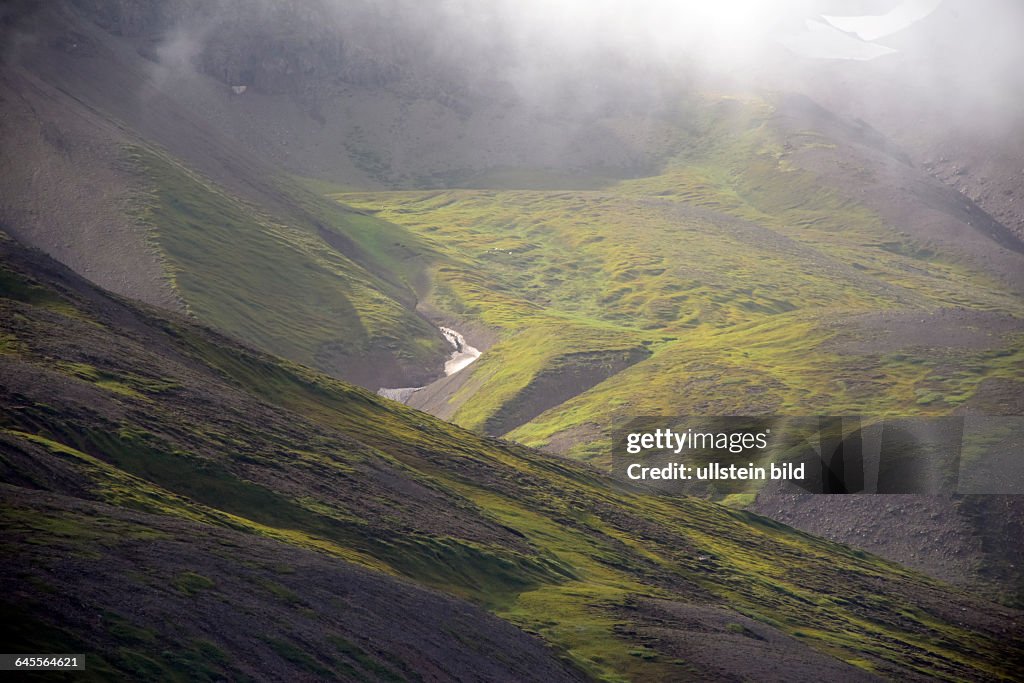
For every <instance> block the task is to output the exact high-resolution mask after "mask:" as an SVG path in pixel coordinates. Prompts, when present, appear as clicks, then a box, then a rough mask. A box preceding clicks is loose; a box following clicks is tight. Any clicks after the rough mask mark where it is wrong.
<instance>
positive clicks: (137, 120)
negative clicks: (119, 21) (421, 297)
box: [0, 3, 447, 389]
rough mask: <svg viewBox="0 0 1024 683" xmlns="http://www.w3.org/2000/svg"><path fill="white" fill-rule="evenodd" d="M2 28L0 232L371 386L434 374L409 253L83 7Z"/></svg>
mask: <svg viewBox="0 0 1024 683" xmlns="http://www.w3.org/2000/svg"><path fill="white" fill-rule="evenodd" d="M5 19H6V20H7V21H6V24H7V25H5V26H4V27H3V28H4V34H5V35H6V36H8V37H9V38H10V40H9V41H7V44H8V46H9V49H8V50H7V51H6V52H5V54H4V59H3V64H2V68H0V83H2V87H3V93H4V97H3V103H2V104H3V110H4V116H3V117H2V123H0V126H2V129H0V140H2V144H0V158H2V159H3V163H4V167H5V169H6V170H5V173H4V176H3V180H2V182H0V221H2V222H3V223H4V224H5V225H7V226H9V230H10V231H11V232H12V233H13V234H16V235H18V237H19V238H20V239H23V240H24V241H26V242H27V243H29V244H32V245H35V246H38V247H40V248H43V249H45V250H46V251H47V252H48V253H51V254H52V255H54V256H55V257H57V258H59V259H61V260H62V261H64V262H65V263H67V264H69V265H71V266H72V267H74V268H75V269H76V270H77V271H78V272H80V273H82V274H84V275H85V276H86V277H89V278H90V279H92V280H93V281H95V282H97V283H99V284H101V285H103V286H105V287H108V288H110V289H112V290H114V291H116V292H118V293H121V294H123V295H126V296H131V297H134V298H139V299H142V300H144V301H148V302H152V303H157V304H161V305H165V306H172V307H176V308H180V309H183V310H186V311H189V312H191V313H193V314H194V315H196V316H197V317H198V318H199V319H201V320H203V321H205V322H206V323H208V324H212V325H215V326H217V327H218V328H220V329H221V330H223V331H225V332H227V333H229V334H231V335H233V336H235V337H236V338H238V339H242V340H244V341H246V342H247V343H250V344H253V345H255V346H258V347H260V348H263V349H265V350H268V351H271V352H273V353H277V354H281V355H284V356H286V357H289V358H291V359H293V360H296V361H299V362H303V363H307V364H309V365H314V366H316V367H318V368H320V369H321V370H324V371H326V372H329V373H331V374H333V375H335V376H338V377H344V378H346V379H348V380H351V381H355V382H358V383H362V384H364V385H366V386H368V387H370V388H373V389H376V388H377V387H378V386H381V385H383V384H389V383H422V382H425V381H428V380H430V379H434V378H436V377H438V376H440V375H441V365H442V360H443V357H444V354H445V349H446V348H447V344H446V342H445V341H444V340H443V338H442V337H441V335H440V333H439V332H438V331H437V329H436V328H435V327H434V326H433V325H432V324H431V323H429V322H428V321H427V320H426V319H424V318H423V317H422V316H421V315H420V314H418V313H417V312H416V310H415V306H416V301H417V293H416V290H417V288H419V287H421V286H422V281H421V276H420V272H421V269H422V266H423V264H424V263H426V262H429V260H430V258H431V255H430V253H429V252H428V251H427V250H423V249H418V248H416V247H417V243H416V240H415V239H413V238H411V237H409V236H408V235H407V234H406V233H405V232H404V231H402V230H401V229H398V228H396V227H394V226H390V225H386V224H383V223H382V222H380V221H377V220H375V219H372V218H370V217H367V216H365V215H360V214H358V213H355V212H352V211H346V210H344V209H341V208H339V207H338V206H337V205H336V204H335V203H333V202H329V201H326V200H324V199H323V198H321V197H319V196H318V195H316V194H314V193H311V192H309V191H308V190H306V189H304V188H303V187H301V186H300V185H298V184H297V183H296V182H295V181H294V180H292V179H291V178H290V177H288V176H287V175H286V174H285V173H284V172H283V171H282V170H280V169H279V168H277V167H275V166H273V165H272V164H271V159H270V157H267V156H266V155H262V156H261V155H258V154H255V153H253V151H252V150H248V149H247V148H246V146H245V145H242V144H238V143H237V142H235V141H234V140H233V139H232V136H231V135H230V134H229V133H228V132H227V131H224V130H222V129H219V128H218V127H217V126H216V125H212V124H211V123H210V118H209V116H208V112H209V111H210V110H209V109H205V108H203V107H202V106H201V105H200V104H199V103H198V102H196V101H195V100H190V99H188V98H181V97H177V96H176V95H175V94H174V93H173V89H171V90H170V91H169V90H168V87H169V86H167V87H165V86H166V84H165V83H163V82H162V81H161V78H160V77H159V75H158V74H156V73H154V71H153V70H154V69H157V68H158V67H159V65H158V64H157V63H154V62H150V61H149V60H147V59H146V58H145V57H144V56H142V55H141V54H139V53H138V52H137V49H136V47H135V46H133V45H132V44H131V43H129V42H127V41H126V40H124V39H121V38H118V37H117V36H114V35H111V34H109V33H107V32H105V31H104V30H102V29H101V28H99V27H98V26H96V25H94V24H92V23H91V21H90V19H88V18H86V17H83V16H80V15H79V14H78V13H77V11H76V10H75V9H74V8H72V7H70V6H67V5H65V4H63V3H60V4H54V5H53V6H50V7H40V6H36V5H33V4H27V5H23V6H21V11H20V12H19V11H18V10H17V9H15V10H14V11H13V12H11V13H9V14H7V15H5ZM229 92H230V91H229ZM197 107H198V108H197ZM83 171H84V172H83Z"/></svg>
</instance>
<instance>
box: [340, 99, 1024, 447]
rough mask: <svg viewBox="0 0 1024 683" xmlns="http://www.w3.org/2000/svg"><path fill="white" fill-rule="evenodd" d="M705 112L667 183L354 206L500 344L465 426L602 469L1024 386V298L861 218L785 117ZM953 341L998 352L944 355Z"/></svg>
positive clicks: (655, 179)
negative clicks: (654, 439) (767, 423)
mask: <svg viewBox="0 0 1024 683" xmlns="http://www.w3.org/2000/svg"><path fill="white" fill-rule="evenodd" d="M705 106H706V108H707V109H706V111H705V114H704V117H703V118H702V119H701V118H698V119H697V120H698V121H702V122H703V124H702V125H703V127H698V128H697V130H695V131H694V132H692V133H691V139H690V141H689V143H688V145H684V146H683V149H684V151H683V152H682V153H681V154H680V155H679V156H678V157H677V158H676V160H675V161H673V162H671V163H669V164H668V165H667V167H666V168H665V170H664V171H663V172H661V173H660V174H658V175H655V176H651V177H645V178H640V179H636V180H625V181H621V182H618V183H616V184H614V185H611V186H608V187H604V188H601V189H590V190H549V191H540V190H501V189H493V190H447V191H430V192H408V191H404V192H385V193H372V194H370V193H346V194H339V195H335V197H336V198H337V199H339V200H340V201H342V202H345V203H347V204H350V205H352V206H356V207H359V208H362V209H364V210H367V211H374V212H375V215H377V216H379V217H381V218H384V219H387V220H389V221H391V222H395V223H398V224H400V225H402V226H403V227H406V228H408V229H409V230H410V231H412V232H414V233H416V234H417V235H419V236H420V237H421V238H422V239H424V240H426V241H428V243H429V244H430V245H431V247H432V248H433V249H436V250H437V251H438V252H440V253H443V254H445V255H446V256H447V257H448V259H447V260H446V261H445V262H444V264H443V265H439V266H438V267H436V268H434V270H433V272H432V276H433V280H432V290H431V292H430V296H429V301H430V302H431V303H433V304H434V305H436V306H437V307H439V308H441V309H443V310H446V311H450V312H451V313H452V314H453V315H454V316H457V317H458V318H460V319H463V320H465V321H469V322H472V323H475V324H478V325H482V326H485V327H486V328H488V329H491V330H494V331H496V333H497V336H498V339H499V341H498V343H496V344H495V345H494V346H493V347H492V348H490V349H489V350H488V351H487V353H486V354H485V355H484V357H483V358H482V359H481V360H480V361H479V362H478V363H477V364H476V365H475V366H473V368H472V369H471V370H470V372H472V378H471V379H470V380H468V381H466V382H464V383H463V384H462V386H461V387H459V388H458V389H457V390H456V391H454V392H452V395H451V396H449V397H448V399H447V400H448V403H449V405H450V406H452V407H454V411H453V412H452V419H454V420H455V421H456V422H457V423H459V424H462V425H464V426H466V427H469V428H471V429H480V430H484V431H488V432H490V433H494V434H502V433H508V434H509V436H511V437H513V438H515V439H517V440H521V441H523V442H524V443H528V444H532V445H539V446H547V447H554V448H555V449H556V450H560V451H563V452H568V453H570V454H572V455H574V456H577V457H581V458H583V459H588V460H597V461H603V460H604V458H606V457H607V455H608V451H607V442H606V441H605V440H604V439H603V437H605V436H607V434H608V432H609V430H610V429H611V428H613V427H614V425H616V424H622V423H624V422H625V421H626V420H627V419H628V418H629V417H633V416H638V415H672V414H728V413H730V412H732V413H741V414H748V413H778V414H807V413H809V412H821V411H825V412H830V411H831V412H835V413H837V414H840V413H847V414H848V413H865V414H879V415H882V414H906V415H909V414H932V413H942V412H948V411H949V410H952V409H955V408H956V407H957V406H959V405H962V404H963V403H965V402H967V401H969V400H970V398H971V396H972V394H973V392H974V391H975V390H976V389H977V388H978V386H980V385H981V384H982V383H983V382H985V381H986V380H989V379H999V378H1002V379H1007V380H1015V378H1016V377H1019V376H1020V372H1021V369H1022V367H1024V365H1022V363H1024V356H1021V354H1020V343H1019V342H1020V338H1021V334H1022V332H1024V329H1022V328H1021V324H1020V318H1021V314H1022V313H1024V309H1022V307H1021V303H1020V298H1019V296H1018V294H1017V292H1016V291H1015V286H1014V285H1013V284H1012V283H1008V282H1006V281H1001V280H1000V278H999V277H998V275H997V274H995V273H992V272H990V271H988V270H986V269H985V266H984V263H981V262H978V261H972V260H971V259H969V258H966V257H965V256H964V255H963V254H958V253H957V251H956V248H955V245H953V244H948V243H943V242H941V241H937V240H925V239H922V238H920V237H919V236H918V235H917V234H915V231H914V229H913V226H907V227H906V228H905V229H902V230H901V226H894V225H891V224H889V223H887V221H886V220H885V218H884V217H883V216H882V215H880V214H879V213H877V212H875V211H873V210H872V209H871V208H870V207H869V206H868V205H867V204H865V203H863V202H859V201H857V200H856V199H855V198H854V195H856V194H857V192H858V191H860V190H859V188H860V187H861V185H863V186H864V187H865V188H869V184H868V183H867V182H866V181H864V182H863V183H860V184H858V180H857V176H856V175H851V176H850V180H851V186H850V187H846V188H843V187H839V186H833V185H832V184H830V183H829V182H828V181H827V179H825V178H823V177H822V175H821V174H820V173H817V172H816V171H815V170H814V169H815V168H816V166H815V163H816V159H815V158H813V157H808V156H806V155H808V154H811V155H814V154H818V153H819V152H820V151H821V150H823V149H824V150H832V149H836V148H837V147H839V145H846V146H847V147H850V146H851V143H849V142H848V141H843V140H839V141H836V142H832V141H830V140H829V138H827V137H825V136H824V135H822V134H819V133H815V132H814V131H797V132H792V131H788V130H787V128H786V127H785V125H783V122H782V117H781V115H780V114H779V113H778V110H777V108H776V107H775V106H773V105H772V103H771V102H770V101H766V100H756V99H755V100H748V101H737V100H735V99H732V98H724V99H721V100H716V99H714V98H712V99H710V100H709V101H708V102H707V103H706V105H705ZM723 108H725V110H726V111H727V112H728V114H723ZM863 191H865V192H866V191H868V190H863ZM872 316H876V317H872ZM877 316H882V317H877ZM885 316H888V318H885ZM898 318H906V319H915V320H921V321H924V325H925V326H928V325H932V326H934V327H935V329H934V334H928V333H925V332H922V336H921V338H920V339H917V340H906V341H905V342H903V343H899V342H893V343H889V344H886V343H884V342H883V341H882V338H883V337H885V333H884V330H883V329H882V322H881V321H882V320H883V319H887V320H890V321H891V320H893V319H898ZM953 326H961V327H964V328H967V329H974V330H975V331H976V333H977V334H976V335H975V338H974V339H971V340H966V339H965V340H962V341H961V343H954V344H952V345H951V346H948V347H945V348H944V341H943V339H944V337H945V336H946V335H945V333H944V332H943V331H942V330H948V329H950V328H951V327H953ZM872 340H878V342H879V343H877V344H872V343H871V341H872ZM872 346H874V348H871V347H872ZM609 352H611V353H613V354H619V355H620V356H619V357H621V358H627V357H628V359H629V362H624V363H620V364H619V365H618V366H616V367H615V368H614V370H615V372H614V373H607V374H608V375H609V376H608V377H607V378H606V377H602V376H600V374H596V375H595V377H594V379H595V381H594V382H593V384H591V385H590V386H587V385H586V384H577V385H575V389H576V391H575V395H573V396H572V397H571V398H569V400H566V401H565V402H562V403H561V404H560V405H557V406H545V407H543V408H544V410H543V412H542V414H536V413H535V414H532V415H530V414H526V413H523V412H522V411H516V410H515V405H516V403H517V402H523V401H524V397H525V398H526V401H525V402H527V403H531V404H532V403H534V402H532V401H530V400H529V392H530V387H531V385H533V384H537V383H543V382H544V381H545V379H546V378H550V377H553V376H554V377H557V376H562V377H564V378H567V380H568V381H569V383H570V384H571V383H572V377H573V375H572V373H570V372H566V371H565V368H566V366H567V365H571V364H573V363H577V364H579V363H584V364H587V363H590V364H593V365H594V366H595V367H602V366H603V367H605V368H608V367H609V365H608V363H609V356H608V355H607V354H608V353H609ZM602 354H604V355H602ZM611 375H613V376H611ZM556 383H557V382H556ZM567 392H568V393H570V394H573V393H574V392H573V391H572V389H571V388H570V389H568V390H567ZM567 398H568V397H567ZM549 408H550V409H549ZM510 413H512V414H515V416H516V417H517V418H518V419H508V415H509V414H510ZM516 421H519V422H520V424H514V423H515V422H516Z"/></svg>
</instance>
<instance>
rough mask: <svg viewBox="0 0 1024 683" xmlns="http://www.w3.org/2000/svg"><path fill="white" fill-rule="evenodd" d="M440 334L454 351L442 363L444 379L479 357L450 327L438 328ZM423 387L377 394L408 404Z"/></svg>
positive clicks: (383, 391)
mask: <svg viewBox="0 0 1024 683" xmlns="http://www.w3.org/2000/svg"><path fill="white" fill-rule="evenodd" d="M438 329H439V330H441V334H443V335H444V338H445V339H447V340H448V343H449V344H451V345H452V348H454V349H455V350H454V351H452V352H451V355H450V356H448V360H446V361H445V362H444V374H445V377H451V376H452V375H454V374H455V373H456V372H458V371H459V370H464V369H465V368H466V367H467V366H468V365H469V364H471V363H472V362H473V361H475V360H476V359H477V358H479V357H480V350H479V349H477V348H475V347H473V346H470V345H469V344H467V343H466V338H465V337H463V336H462V335H461V334H459V333H458V332H457V331H456V330H453V329H452V328H450V327H439V328H438ZM422 388H423V387H404V388H401V389H385V388H383V387H382V388H380V389H378V390H377V393H378V394H380V395H381V396H384V397H385V398H390V399H392V400H395V401H399V402H401V403H406V402H408V400H409V398H410V397H411V396H412V395H413V394H414V393H416V392H417V391H419V390H420V389H422Z"/></svg>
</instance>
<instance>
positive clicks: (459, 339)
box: [440, 327, 480, 377]
mask: <svg viewBox="0 0 1024 683" xmlns="http://www.w3.org/2000/svg"><path fill="white" fill-rule="evenodd" d="M440 330H441V334H443V335H444V338H445V339H447V340H448V343H449V344H451V345H452V346H454V347H455V350H454V351H452V355H450V356H449V357H448V360H446V361H445V363H444V374H445V376H446V377H451V376H452V375H454V374H455V373H456V372H458V371H459V370H462V369H463V368H465V367H466V366H467V365H469V364H470V363H472V362H473V361H475V360H476V359H477V358H479V357H480V351H479V350H478V349H476V348H474V347H472V346H470V345H469V344H467V343H466V339H465V337H463V336H462V335H461V334H459V333H458V332H456V331H455V330H453V329H452V328H450V327H442V328H440Z"/></svg>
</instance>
